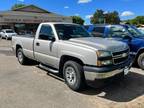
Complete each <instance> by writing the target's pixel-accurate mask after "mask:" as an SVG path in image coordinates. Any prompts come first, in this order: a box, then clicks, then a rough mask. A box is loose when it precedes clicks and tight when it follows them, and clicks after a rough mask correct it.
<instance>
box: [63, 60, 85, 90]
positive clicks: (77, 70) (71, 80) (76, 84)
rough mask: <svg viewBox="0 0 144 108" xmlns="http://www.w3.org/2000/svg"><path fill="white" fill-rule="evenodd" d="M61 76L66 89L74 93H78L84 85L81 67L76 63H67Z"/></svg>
mask: <svg viewBox="0 0 144 108" xmlns="http://www.w3.org/2000/svg"><path fill="white" fill-rule="evenodd" d="M63 75H64V79H65V82H66V84H67V85H68V87H69V88H70V89H72V90H74V91H80V90H82V89H83V88H84V87H85V85H86V83H85V78H84V72H83V67H82V66H81V65H80V64H78V63H77V62H74V61H67V62H66V63H65V64H64V67H63Z"/></svg>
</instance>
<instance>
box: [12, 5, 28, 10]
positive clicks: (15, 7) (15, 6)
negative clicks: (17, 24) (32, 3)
mask: <svg viewBox="0 0 144 108" xmlns="http://www.w3.org/2000/svg"><path fill="white" fill-rule="evenodd" d="M24 6H26V5H25V4H14V5H13V6H12V8H11V9H12V10H14V9H17V8H21V7H24Z"/></svg>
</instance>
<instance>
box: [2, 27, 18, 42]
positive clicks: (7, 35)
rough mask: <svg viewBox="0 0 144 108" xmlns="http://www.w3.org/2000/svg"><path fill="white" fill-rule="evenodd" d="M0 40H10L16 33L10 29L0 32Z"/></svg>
mask: <svg viewBox="0 0 144 108" xmlns="http://www.w3.org/2000/svg"><path fill="white" fill-rule="evenodd" d="M0 35H1V38H5V39H6V40H8V39H11V38H12V36H16V35H17V33H15V32H14V31H13V30H12V29H3V30H1V32H0Z"/></svg>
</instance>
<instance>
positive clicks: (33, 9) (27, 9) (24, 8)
mask: <svg viewBox="0 0 144 108" xmlns="http://www.w3.org/2000/svg"><path fill="white" fill-rule="evenodd" d="M12 11H23V12H36V13H51V12H49V11H47V10H45V9H42V8H40V7H38V6H35V5H26V6H22V7H19V8H16V9H12Z"/></svg>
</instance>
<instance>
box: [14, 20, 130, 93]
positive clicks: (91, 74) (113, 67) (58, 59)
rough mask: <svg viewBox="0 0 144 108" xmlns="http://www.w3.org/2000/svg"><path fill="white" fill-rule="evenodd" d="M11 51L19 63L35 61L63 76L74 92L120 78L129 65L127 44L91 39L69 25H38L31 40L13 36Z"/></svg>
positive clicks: (72, 25) (73, 25) (84, 32)
mask: <svg viewBox="0 0 144 108" xmlns="http://www.w3.org/2000/svg"><path fill="white" fill-rule="evenodd" d="M12 48H13V50H14V51H15V53H16V57H17V58H18V61H19V63H20V64H22V65H25V64H26V63H27V62H28V61H30V60H35V61H38V62H39V63H41V66H42V67H43V68H44V69H47V70H48V71H50V72H53V73H59V74H61V75H63V77H64V80H65V82H66V84H67V85H68V87H69V88H71V89H72V90H74V91H79V90H81V89H82V88H84V85H87V84H90V83H93V82H94V83H95V81H96V80H101V79H109V78H113V77H116V76H122V77H123V76H125V75H127V74H128V72H129V68H130V64H131V60H130V58H129V47H128V45H126V44H125V43H123V42H119V41H114V40H109V39H103V38H96V37H93V36H92V35H90V34H89V33H88V32H87V31H86V30H85V29H84V28H83V27H82V26H80V25H77V24H72V23H62V22H60V23H58V22H57V23H52V22H51V23H50V22H49V23H42V24H40V25H39V27H38V29H37V32H36V35H35V36H33V37H30V36H26V35H25V36H14V37H13V38H12Z"/></svg>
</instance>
